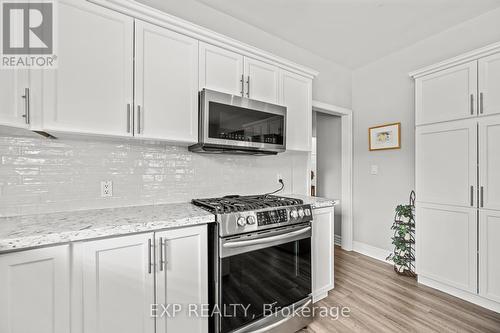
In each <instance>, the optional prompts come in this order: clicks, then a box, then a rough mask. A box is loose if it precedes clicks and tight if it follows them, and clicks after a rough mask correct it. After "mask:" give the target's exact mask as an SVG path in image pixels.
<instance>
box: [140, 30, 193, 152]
mask: <svg viewBox="0 0 500 333" xmlns="http://www.w3.org/2000/svg"><path fill="white" fill-rule="evenodd" d="M135 104H136V108H140V112H137V114H136V117H141V119H140V120H139V121H136V122H135V124H136V129H135V135H136V136H140V137H145V138H149V139H161V140H168V141H180V142H190V143H193V142H196V141H197V139H198V41H197V40H195V39H193V38H189V37H186V36H184V35H181V34H178V33H175V32H173V31H170V30H167V29H164V28H161V27H158V26H156V25H153V24H149V23H146V22H141V21H136V24H135ZM136 110H137V109H136ZM139 126H140V127H141V128H140V129H139Z"/></svg>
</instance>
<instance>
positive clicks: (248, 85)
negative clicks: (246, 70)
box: [247, 75, 250, 98]
mask: <svg viewBox="0 0 500 333" xmlns="http://www.w3.org/2000/svg"><path fill="white" fill-rule="evenodd" d="M247 97H248V98H250V75H248V77H247Z"/></svg>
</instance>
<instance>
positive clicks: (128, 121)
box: [127, 103, 130, 133]
mask: <svg viewBox="0 0 500 333" xmlns="http://www.w3.org/2000/svg"><path fill="white" fill-rule="evenodd" d="M127 133H130V103H128V104H127Z"/></svg>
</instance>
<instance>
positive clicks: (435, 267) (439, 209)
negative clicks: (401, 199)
mask: <svg viewBox="0 0 500 333" xmlns="http://www.w3.org/2000/svg"><path fill="white" fill-rule="evenodd" d="M416 216H417V217H418V221H417V227H416V233H417V235H416V237H417V239H416V246H417V254H416V259H417V269H418V275H419V276H425V277H427V278H430V279H433V280H435V281H438V282H442V283H445V284H447V285H449V286H452V287H455V288H459V289H462V290H465V291H469V292H472V293H476V291H477V209H475V208H462V207H453V206H442V205H431V204H423V203H418V204H417V212H416Z"/></svg>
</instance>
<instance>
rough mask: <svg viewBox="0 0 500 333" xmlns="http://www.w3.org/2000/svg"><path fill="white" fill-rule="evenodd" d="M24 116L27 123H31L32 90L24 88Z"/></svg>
mask: <svg viewBox="0 0 500 333" xmlns="http://www.w3.org/2000/svg"><path fill="white" fill-rule="evenodd" d="M22 97H23V98H24V114H23V118H24V120H25V121H26V124H28V125H29V123H30V88H24V95H23V96H22Z"/></svg>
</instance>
